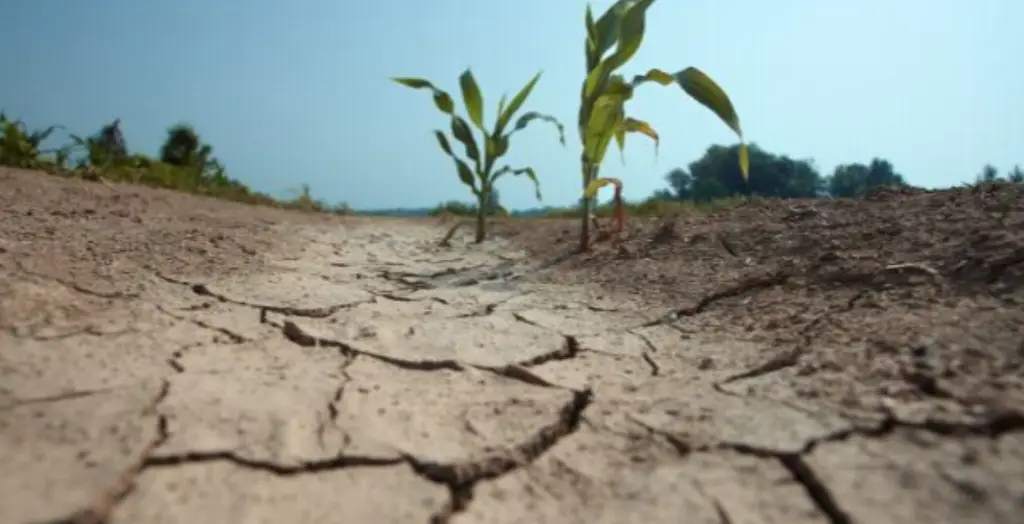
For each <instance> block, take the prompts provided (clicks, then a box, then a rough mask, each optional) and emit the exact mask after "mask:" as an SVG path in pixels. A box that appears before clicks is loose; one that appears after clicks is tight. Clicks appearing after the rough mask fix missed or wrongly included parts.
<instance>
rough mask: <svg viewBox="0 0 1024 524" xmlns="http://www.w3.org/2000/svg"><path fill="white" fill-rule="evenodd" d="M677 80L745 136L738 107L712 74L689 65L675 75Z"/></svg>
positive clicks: (695, 97)
mask: <svg viewBox="0 0 1024 524" xmlns="http://www.w3.org/2000/svg"><path fill="white" fill-rule="evenodd" d="M675 78H676V82H677V83H678V84H679V86H680V87H682V88H683V91H686V94H688V95H690V97H691V98H693V99H694V100H696V101H697V102H699V103H700V104H701V105H703V106H704V107H706V108H708V109H710V110H711V111H712V112H713V113H715V114H716V115H718V118H721V119H722V121H723V122H725V125H727V126H729V128H730V129H732V130H733V131H734V132H735V133H736V134H737V135H739V137H740V138H741V139H742V138H743V130H742V129H740V117H739V116H737V115H736V109H734V108H733V106H732V101H731V100H729V95H727V94H725V91H723V90H722V88H721V87H718V84H716V83H715V81H714V80H712V79H711V77H710V76H708V75H706V74H704V72H703V71H701V70H700V69H697V68H696V67H688V68H686V69H684V70H682V71H680V72H679V73H676V75H675Z"/></svg>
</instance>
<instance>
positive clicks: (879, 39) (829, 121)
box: [0, 0, 1024, 208]
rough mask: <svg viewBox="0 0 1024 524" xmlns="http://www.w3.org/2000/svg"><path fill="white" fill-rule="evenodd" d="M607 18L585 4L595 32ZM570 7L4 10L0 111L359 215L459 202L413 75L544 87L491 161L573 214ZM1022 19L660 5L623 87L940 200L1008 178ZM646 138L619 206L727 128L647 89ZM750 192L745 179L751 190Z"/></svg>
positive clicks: (482, 3) (510, 195)
mask: <svg viewBox="0 0 1024 524" xmlns="http://www.w3.org/2000/svg"><path fill="white" fill-rule="evenodd" d="M610 4H611V0H601V1H594V2H593V3H592V5H593V6H594V9H595V10H597V11H600V10H603V9H604V8H605V7H606V6H608V5H610ZM585 5H586V2H585V1H584V0H517V1H515V2H512V1H497V0H476V1H470V0H432V1H430V2H424V1H414V0H376V1H364V2H357V1H342V0H334V1H328V0H293V1H290V2H285V1H283V0H276V1H271V0H247V1H245V2H242V1H240V0H221V1H219V2H209V1H207V2H200V1H199V0H177V1H175V2H141V1H138V0H135V1H128V0H92V1H71V0H34V1H31V2H29V1H13V0H12V1H7V2H0V35H3V39H4V44H3V45H4V52H3V53H2V54H0V71H3V79H2V80H0V107H2V108H4V109H6V110H7V112H8V113H10V114H12V115H13V116H17V117H20V118H22V119H24V120H25V121H27V122H28V123H29V125H30V126H33V127H43V126H45V125H49V124H51V123H60V124H63V125H65V126H67V127H68V128H70V129H71V130H72V131H74V132H76V133H78V134H89V133H92V132H94V131H95V130H96V129H98V128H99V127H100V126H101V125H103V124H104V123H105V122H108V121H109V120H111V119H112V118H114V117H120V118H121V119H122V121H123V129H124V131H125V135H126V137H127V139H128V142H129V147H131V148H132V149H133V150H139V151H143V152H148V153H156V152H157V149H158V147H159V145H160V143H161V142H162V140H163V138H164V136H165V132H166V129H167V127H168V126H169V125H170V124H173V123H175V122H179V121H184V122H189V123H191V124H193V125H194V126H195V127H196V128H197V130H198V131H199V132H200V134H201V135H202V137H203V138H204V139H205V140H206V141H208V142H209V143H211V144H212V145H213V146H214V150H215V153H216V155H217V156H218V157H219V158H220V159H221V160H222V161H223V163H224V164H225V165H226V166H227V167H228V169H229V171H230V172H231V174H232V175H233V176H235V177H236V178H239V179H241V180H243V181H245V182H247V183H249V184H250V185H252V186H254V187H255V188H257V189H260V190H263V191H266V192H270V193H272V194H275V195H288V194H290V193H289V191H290V190H293V189H296V188H298V187H299V186H300V184H302V183H308V184H310V186H311V187H312V189H313V192H314V194H316V195H317V196H320V197H322V198H325V199H326V200H328V201H332V202H337V201H347V202H348V203H349V204H351V205H353V206H355V207H357V208H377V207H400V206H426V205H433V204H436V203H437V202H439V201H442V200H448V199H463V200H468V197H469V195H468V193H467V191H466V189H465V188H464V187H463V186H462V185H461V184H460V183H459V182H458V180H457V178H456V177H455V174H454V170H453V166H452V164H451V161H450V160H449V159H447V158H446V157H445V156H444V155H443V154H442V153H441V152H440V151H439V150H438V148H437V145H436V143H435V141H434V139H433V137H432V136H431V130H432V129H434V128H438V127H442V126H445V124H446V122H445V120H444V119H443V117H442V116H441V115H440V113H438V112H437V111H436V109H434V107H433V105H432V103H431V102H430V99H429V96H428V95H427V94H426V93H425V92H420V91H413V90H410V89H407V88H404V87H401V86H398V85H396V84H392V83H390V82H389V81H388V78H389V77H392V76H423V77H426V78H429V79H431V80H434V81H436V82H437V83H438V84H439V85H441V86H442V87H443V88H446V89H448V90H449V91H451V92H452V93H453V95H455V96H456V99H457V100H458V81H457V77H458V75H459V73H461V72H462V70H463V69H464V68H466V67H467V66H471V67H472V68H473V71H474V73H475V74H476V76H477V79H478V81H479V82H480V84H481V86H482V89H483V93H484V102H485V104H486V117H487V118H488V120H489V121H492V119H493V118H494V111H495V108H496V104H497V101H498V98H499V97H500V95H501V93H502V92H510V96H511V94H514V93H515V91H517V90H518V89H519V88H520V87H521V86H522V85H523V83H525V82H526V81H527V80H528V79H529V78H530V77H531V76H532V75H533V74H534V73H536V72H537V71H538V70H543V71H544V74H543V77H542V78H541V81H540V83H539V84H538V85H537V88H536V89H535V90H534V94H533V96H532V97H531V98H530V100H529V101H528V102H527V105H526V106H525V109H531V110H537V111H541V112H545V113H552V114H554V115H556V116H557V117H558V118H560V119H562V120H563V122H565V123H566V125H567V128H568V129H567V131H568V133H569V135H568V137H567V138H568V144H567V146H566V147H564V148H563V147H561V146H559V145H558V143H557V141H556V138H555V133H554V130H553V129H552V128H550V127H547V126H543V125H537V126H536V127H532V128H530V129H527V130H526V131H524V132H522V133H520V134H518V135H517V136H516V138H515V139H514V141H513V143H512V147H511V152H510V155H509V156H508V157H507V159H508V160H509V161H510V163H512V164H513V165H532V166H533V167H535V168H536V169H537V171H538V174H539V176H540V178H541V180H542V184H543V190H544V194H545V200H544V204H552V205H564V204H568V203H571V202H574V201H575V200H576V199H577V197H578V196H579V193H580V187H579V186H580V179H579V165H578V158H579V142H578V138H577V136H576V133H575V118H576V111H577V107H578V95H579V85H580V81H581V80H582V75H583V38H584V26H583V13H584V6H585ZM1021 20H1024V2H1020V0H984V1H973V2H971V1H968V0H898V1H892V0H888V1H883V0H855V1H854V0H827V1H824V0H823V1H818V2H812V1H810V0H772V1H765V0H761V1H755V0H661V1H660V2H657V3H656V4H655V5H654V7H653V8H652V9H651V11H650V14H649V22H648V32H647V37H646V39H645V42H644V45H643V48H642V49H641V50H640V52H639V53H638V55H637V56H636V57H635V58H634V60H633V61H632V62H631V63H630V64H628V66H627V67H626V68H625V70H624V72H626V73H627V74H630V75H632V74H635V73H639V72H642V71H645V70H646V69H647V68H650V67H660V68H663V69H669V70H678V69H681V68H683V67H685V66H688V65H695V66H698V67H700V68H702V69H703V70H705V71H706V72H708V73H709V74H710V75H711V76H712V77H714V78H715V79H716V80H717V81H718V82H719V83H720V84H721V85H722V86H723V87H724V88H725V89H726V90H727V91H728V92H729V94H730V96H731V97H732V99H733V102H734V103H735V105H736V107H737V110H738V111H739V113H740V117H741V119H742V122H743V126H744V130H745V132H746V134H747V137H748V139H749V140H752V141H754V142H757V143H758V144H759V145H761V146H762V147H764V148H766V149H768V150H769V151H772V152H777V153H785V154H788V155H790V156H793V157H796V158H813V159H814V160H815V162H816V165H817V166H818V167H819V169H821V170H822V171H823V172H825V173H828V172H831V170H832V169H833V168H834V167H835V165H837V164H840V163H847V162H854V161H862V162H866V161H868V160H869V159H870V158H871V157H873V156H880V157H884V158H887V159H889V160H891V161H892V162H893V163H894V164H895V166H896V168H897V170H898V171H900V172H902V173H903V174H904V175H905V176H906V177H907V178H908V180H910V181H911V182H912V183H915V184H919V185H924V186H929V187H934V186H948V185H951V184H956V183H959V182H962V181H965V180H968V179H971V178H973V176H974V175H975V174H976V173H977V172H979V171H980V169H981V167H982V165H983V164H985V163H986V162H991V163H992V164H994V165H995V166H996V167H998V168H999V169H1000V171H1005V170H1007V169H1009V168H1010V167H1011V166H1012V165H1014V164H1015V163H1018V162H1019V163H1024V87H1022V85H1021V84H1022V80H1024V73H1022V71H1024V68H1022V67H1021V63H1022V62H1021V60H1022V58H1021V57H1022V56H1024V38H1022V37H1021V26H1020V21H1021ZM627 111H629V113H631V114H632V115H633V116H636V117H639V118H643V119H646V120H648V121H650V122H651V123H652V124H653V125H654V126H655V127H656V128H657V129H658V130H659V132H660V133H661V136H662V146H661V152H660V155H659V156H658V157H655V156H654V154H653V147H652V145H651V144H650V143H649V142H647V141H645V140H643V139H640V138H636V139H634V140H632V142H631V143H630V144H629V145H627V149H626V164H625V165H623V164H622V163H621V162H620V161H619V158H618V154H617V153H611V154H609V156H608V158H607V160H606V162H605V165H604V170H603V173H604V174H606V175H609V176H619V177H621V178H622V179H624V180H625V182H626V190H625V193H626V196H627V197H629V198H642V197H644V196H646V195H648V194H649V193H650V192H652V191H653V190H655V189H659V188H661V187H664V182H663V176H664V173H666V172H667V171H668V170H669V169H671V168H672V167H675V166H685V165H686V164H688V163H689V162H691V161H692V160H694V159H696V158H698V157H699V156H700V154H701V153H702V152H703V151H704V150H705V149H706V148H707V147H708V145H710V144H712V143H723V144H724V143H731V142H732V141H733V138H732V136H731V134H730V132H729V131H728V130H727V129H726V127H725V126H724V125H722V124H721V123H719V122H718V121H717V119H716V118H715V117H714V116H713V115H712V114H711V113H709V112H707V111H706V110H704V109H703V108H701V107H699V106H697V104H695V103H693V102H692V101H690V100H688V99H686V98H685V95H683V94H682V92H681V91H679V90H677V89H667V88H659V87H655V86H650V87H644V88H642V89H641V90H640V91H639V92H638V96H637V98H636V99H635V100H634V101H632V102H631V103H630V104H629V105H628V106H627ZM753 176H756V173H753ZM499 189H500V190H501V193H502V199H503V202H504V204H505V205H506V206H507V207H512V208H521V207H532V206H534V205H536V201H535V200H534V199H533V191H532V188H531V187H530V184H529V183H528V182H527V181H526V180H522V179H514V178H508V179H505V180H504V181H503V183H502V184H500V185H499Z"/></svg>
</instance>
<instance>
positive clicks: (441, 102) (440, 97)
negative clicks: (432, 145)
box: [391, 77, 455, 115]
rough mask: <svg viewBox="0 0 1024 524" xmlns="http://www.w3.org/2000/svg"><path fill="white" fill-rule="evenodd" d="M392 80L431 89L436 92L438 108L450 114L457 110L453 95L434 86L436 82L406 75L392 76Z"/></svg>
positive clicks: (415, 87)
mask: <svg viewBox="0 0 1024 524" xmlns="http://www.w3.org/2000/svg"><path fill="white" fill-rule="evenodd" d="M391 80H393V81H395V82H398V83H399V84H402V85H404V86H406V87H411V88H413V89H429V90H430V91H431V92H432V93H433V94H434V105H435V106H437V109H439V110H440V111H441V112H442V113H445V114H448V115H450V114H452V113H454V112H455V102H454V101H453V100H452V97H451V95H449V94H448V93H446V92H444V91H442V90H440V89H438V88H436V87H434V84H431V83H430V82H429V81H427V80H424V79H422V78H405V77H402V78H392V79H391Z"/></svg>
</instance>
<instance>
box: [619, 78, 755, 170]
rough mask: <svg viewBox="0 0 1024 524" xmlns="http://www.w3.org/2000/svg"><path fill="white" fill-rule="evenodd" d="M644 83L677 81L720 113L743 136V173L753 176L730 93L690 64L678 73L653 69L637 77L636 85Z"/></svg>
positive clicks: (664, 83) (684, 89)
mask: <svg viewBox="0 0 1024 524" xmlns="http://www.w3.org/2000/svg"><path fill="white" fill-rule="evenodd" d="M644 82H655V83H658V84H661V85H663V86H667V85H669V84H672V83H675V84H677V85H679V87H681V88H682V89H683V91H684V92H685V93H686V94H688V95H690V97H691V98H693V99H694V100H696V101H697V102H699V103H700V104H701V105H703V106H704V107H706V108H708V109H710V110H711V111H712V112H713V113H715V114H716V115H718V118H720V119H722V121H723V122H725V125H727V126H729V128H730V129H732V130H733V132H735V133H736V135H737V136H739V138H740V142H741V143H740V153H739V155H740V158H739V162H740V171H742V173H743V179H744V180H746V179H747V178H748V177H749V176H750V159H749V153H748V152H747V147H746V146H745V145H743V143H742V142H743V130H742V129H741V128H740V118H739V116H738V115H737V114H736V109H735V108H734V107H733V105H732V101H731V100H729V96H728V95H727V94H725V91H724V90H723V89H722V88H721V87H719V86H718V84H717V83H715V81H714V80H712V79H711V77H709V76H708V75H706V74H704V72H703V71H701V70H699V69H697V68H696V67H688V68H686V69H684V70H682V71H680V72H678V73H676V74H674V75H670V74H668V73H666V72H664V71H662V70H660V69H651V70H650V71H648V72H647V73H646V74H644V75H641V76H637V77H634V78H633V85H634V86H636V85H639V84H642V83H644Z"/></svg>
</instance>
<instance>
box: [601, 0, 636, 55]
mask: <svg viewBox="0 0 1024 524" xmlns="http://www.w3.org/2000/svg"><path fill="white" fill-rule="evenodd" d="M634 1H635V0H618V1H617V2H615V3H614V4H612V5H611V7H609V8H608V9H607V10H606V11H605V12H604V14H602V15H601V18H599V19H598V20H597V23H596V24H595V28H596V31H595V32H596V34H597V49H596V55H597V58H598V60H600V59H601V57H603V56H604V54H605V53H607V52H608V50H609V49H611V48H612V46H613V45H615V42H617V41H618V40H619V29H620V27H621V25H622V17H623V15H625V13H626V11H627V9H628V8H629V6H630V4H632V3H633V2H634Z"/></svg>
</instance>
